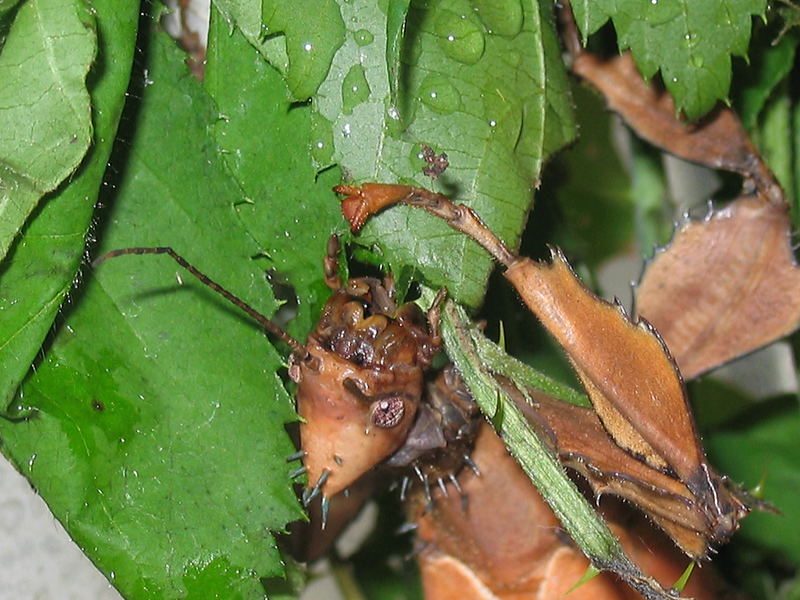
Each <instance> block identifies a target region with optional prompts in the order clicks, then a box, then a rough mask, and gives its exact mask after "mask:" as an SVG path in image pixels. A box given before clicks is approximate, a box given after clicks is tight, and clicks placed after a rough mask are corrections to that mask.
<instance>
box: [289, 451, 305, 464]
mask: <svg viewBox="0 0 800 600" xmlns="http://www.w3.org/2000/svg"><path fill="white" fill-rule="evenodd" d="M306 454H308V452H306V451H305V450H298V451H297V452H295V453H294V454H290V455H289V456H287V457H286V462H294V461H296V460H300V459H301V458H305V456H306Z"/></svg>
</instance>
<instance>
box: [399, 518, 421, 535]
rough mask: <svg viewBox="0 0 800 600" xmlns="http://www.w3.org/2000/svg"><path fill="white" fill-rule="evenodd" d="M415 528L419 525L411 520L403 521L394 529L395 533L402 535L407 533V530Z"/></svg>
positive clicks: (414, 529)
mask: <svg viewBox="0 0 800 600" xmlns="http://www.w3.org/2000/svg"><path fill="white" fill-rule="evenodd" d="M417 529H419V525H417V524H416V523H414V522H412V521H409V522H408V523H403V524H402V525H400V527H398V528H397V529H396V530H395V534H397V535H404V534H406V533H408V532H409V531H416V530H417Z"/></svg>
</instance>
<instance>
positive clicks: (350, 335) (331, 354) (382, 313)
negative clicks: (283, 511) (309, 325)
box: [291, 245, 439, 497]
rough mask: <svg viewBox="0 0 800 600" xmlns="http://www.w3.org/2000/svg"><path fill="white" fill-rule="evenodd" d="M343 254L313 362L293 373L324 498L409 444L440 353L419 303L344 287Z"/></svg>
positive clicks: (311, 469) (303, 434)
mask: <svg viewBox="0 0 800 600" xmlns="http://www.w3.org/2000/svg"><path fill="white" fill-rule="evenodd" d="M337 249H338V247H337V246H336V245H334V246H332V247H331V248H329V256H328V258H327V259H326V264H325V271H326V279H327V281H328V284H329V286H331V287H332V288H336V289H335V291H334V293H333V295H332V296H331V298H330V299H329V300H328V302H327V303H326V304H325V307H324V308H323V311H322V316H321V317H320V320H319V323H318V325H317V327H316V328H315V329H314V331H313V332H312V333H311V335H309V338H308V343H307V345H306V349H307V351H308V357H306V358H303V359H300V360H298V359H296V358H295V359H294V360H293V361H292V362H293V364H292V367H291V373H292V376H293V378H294V379H295V380H296V381H297V382H298V389H297V409H298V413H299V414H300V417H301V419H302V421H301V425H300V445H301V447H302V449H303V450H304V451H305V456H304V458H303V464H304V465H305V467H306V470H307V473H308V481H309V485H311V486H314V488H313V489H315V490H317V491H320V492H321V493H322V495H323V497H330V496H333V495H334V494H337V493H338V492H340V491H342V490H344V489H346V488H347V487H348V486H349V485H351V484H352V483H353V482H354V481H356V480H357V479H358V478H359V477H361V476H362V475H363V474H364V473H366V472H367V471H369V470H370V469H371V468H372V467H374V466H375V465H377V464H378V463H379V462H381V461H382V460H384V459H385V458H386V457H387V456H389V455H391V454H392V453H394V452H395V451H396V450H397V449H398V448H399V447H400V446H401V445H402V444H403V443H404V441H405V440H406V438H407V434H408V432H409V430H410V428H411V425H412V424H413V423H414V421H415V415H416V412H417V410H418V406H419V401H420V397H421V396H422V392H423V372H424V370H425V369H426V368H427V367H428V365H429V364H430V361H431V359H432V358H433V356H434V354H436V352H438V350H439V341H438V338H437V336H436V335H435V333H434V334H433V335H432V334H431V333H429V331H428V327H427V323H426V319H425V315H424V314H423V313H422V311H421V310H420V309H419V307H418V306H417V305H416V304H413V303H409V304H404V305H402V306H400V307H398V306H397V305H396V304H395V301H394V297H393V296H394V294H393V289H392V286H391V284H384V283H383V282H380V281H378V280H377V279H374V278H370V277H364V278H357V279H351V280H349V281H348V282H347V283H346V284H344V285H340V286H337V280H336V278H335V277H334V275H333V273H335V272H336V263H335V252H336V250H337ZM331 251H333V256H332V255H331ZM432 328H434V329H435V324H433V325H432Z"/></svg>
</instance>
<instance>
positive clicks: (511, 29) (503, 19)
mask: <svg viewBox="0 0 800 600" xmlns="http://www.w3.org/2000/svg"><path fill="white" fill-rule="evenodd" d="M471 4H472V7H473V8H474V9H475V12H476V14H477V15H478V18H480V20H481V21H482V22H483V24H484V25H486V29H487V30H488V31H489V33H494V34H497V35H502V36H505V37H514V36H515V35H517V34H518V33H519V32H520V31H521V30H522V23H523V20H524V15H523V12H522V4H521V3H520V1H519V0H472V2H471Z"/></svg>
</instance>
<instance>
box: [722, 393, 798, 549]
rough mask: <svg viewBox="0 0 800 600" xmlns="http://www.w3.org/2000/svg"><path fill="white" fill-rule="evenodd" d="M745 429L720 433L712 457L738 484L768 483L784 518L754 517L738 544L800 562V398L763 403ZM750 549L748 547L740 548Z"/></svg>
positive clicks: (767, 494)
mask: <svg viewBox="0 0 800 600" xmlns="http://www.w3.org/2000/svg"><path fill="white" fill-rule="evenodd" d="M740 423H741V424H742V425H744V424H746V426H742V427H739V428H736V429H728V430H726V431H720V432H717V433H715V434H714V435H713V436H710V437H708V438H707V440H706V446H707V448H708V450H709V454H710V455H711V457H712V459H713V460H714V462H715V464H716V465H718V466H719V467H720V468H721V469H722V470H723V471H724V472H726V473H729V474H730V476H731V478H732V479H733V480H734V481H740V482H746V484H747V485H750V486H754V485H756V484H757V483H758V482H760V481H762V480H763V482H764V486H763V494H764V498H765V499H766V500H768V501H769V502H772V503H773V504H774V505H775V506H776V507H777V508H778V510H780V511H781V514H771V513H763V512H761V513H759V512H756V513H753V514H751V515H750V516H748V517H747V519H745V520H744V521H743V522H742V530H741V532H740V533H738V534H737V538H738V541H740V542H744V541H745V540H747V541H748V542H749V544H750V545H751V547H752V546H756V547H760V548H761V549H762V551H763V550H767V551H769V552H772V553H775V552H777V553H779V554H782V555H783V556H784V557H785V558H788V559H789V560H791V561H792V562H794V563H795V564H798V563H800V500H799V499H798V496H797V493H796V491H797V490H798V489H800V487H799V486H800V449H799V448H798V445H797V432H798V431H799V430H800V412H798V409H797V401H796V398H791V399H789V400H788V401H787V400H784V401H774V402H772V403H770V404H768V405H764V404H760V405H759V406H758V407H757V408H756V409H754V411H753V412H752V414H749V415H747V416H746V417H745V418H743V419H741V421H740ZM736 548H743V549H745V550H746V548H747V546H744V545H742V544H739V545H738V546H734V549H736Z"/></svg>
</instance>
